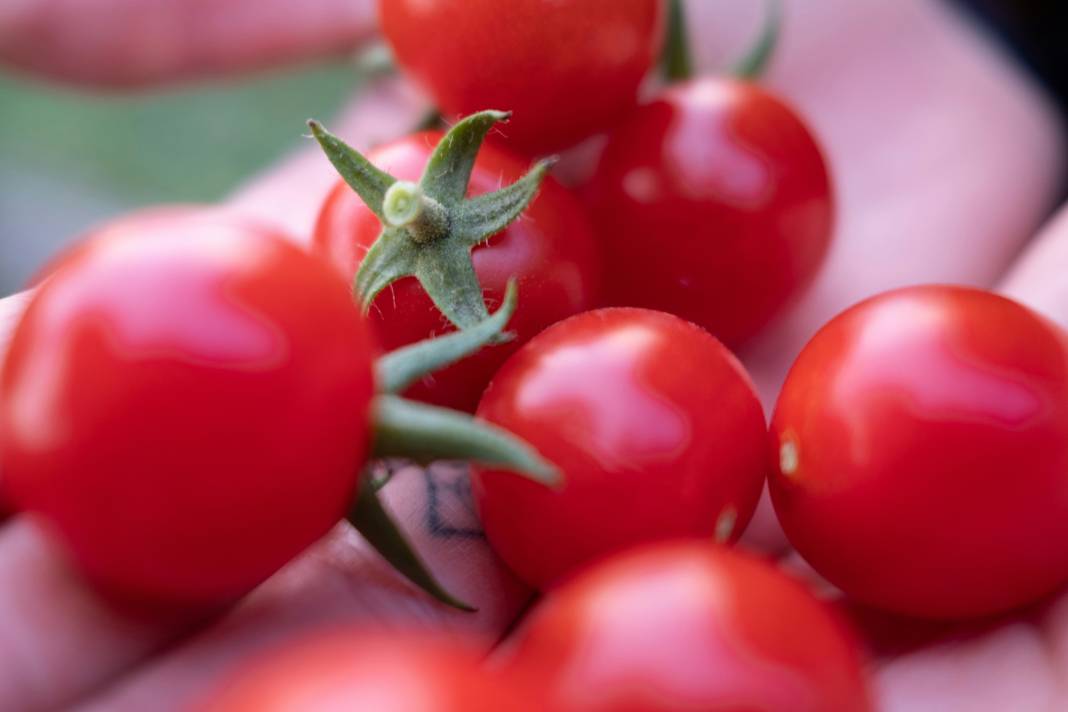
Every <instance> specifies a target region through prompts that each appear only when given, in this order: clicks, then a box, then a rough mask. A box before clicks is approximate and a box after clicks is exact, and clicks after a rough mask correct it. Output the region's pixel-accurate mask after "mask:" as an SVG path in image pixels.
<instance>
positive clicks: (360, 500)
mask: <svg viewBox="0 0 1068 712" xmlns="http://www.w3.org/2000/svg"><path fill="white" fill-rule="evenodd" d="M348 519H349V521H350V522H352V525H353V526H354V527H356V531H358V532H360V534H362V535H363V538H364V539H366V540H367V543H368V544H370V545H371V546H372V547H373V548H374V550H375V551H377V552H378V553H379V554H381V555H382V558H383V559H385V560H386V561H388V562H389V564H390V566H392V567H393V568H394V569H396V570H397V571H398V572H399V573H400V574H401V575H402V576H404V577H405V578H406V579H408V580H409V581H411V582H412V583H413V584H415V585H416V586H418V587H419V588H421V589H423V590H424V591H426V592H427V593H428V594H430V595H431V596H433V597H434V598H436V599H437V600H439V601H441V602H442V603H446V604H448V605H450V606H452V607H454V608H459V609H460V610H462V611H468V612H473V611H476V610H478V609H477V608H474V607H473V606H471V605H469V604H467V603H464V602H463V601H461V600H460V599H458V598H456V597H455V596H453V595H452V594H450V593H449V592H448V591H446V590H445V588H444V587H443V586H442V585H441V584H440V583H438V581H437V579H436V578H434V575H433V574H432V573H430V569H429V568H428V567H427V565H426V563H425V562H424V561H423V559H422V557H420V556H419V553H418V552H417V551H416V550H415V548H414V547H413V546H412V545H411V542H409V541H408V539H407V537H405V536H404V532H402V531H401V529H400V527H399V526H397V523H396V522H395V521H394V520H393V517H391V516H390V515H389V512H387V511H386V509H385V507H383V506H382V502H381V501H380V500H379V499H378V490H377V489H376V488H375V486H374V484H373V483H372V482H371V481H370V478H369V477H366V476H365V477H364V478H363V484H361V485H360V492H359V495H357V497H356V503H355V504H354V505H353V507H352V510H351V511H350V512H349V516H348Z"/></svg>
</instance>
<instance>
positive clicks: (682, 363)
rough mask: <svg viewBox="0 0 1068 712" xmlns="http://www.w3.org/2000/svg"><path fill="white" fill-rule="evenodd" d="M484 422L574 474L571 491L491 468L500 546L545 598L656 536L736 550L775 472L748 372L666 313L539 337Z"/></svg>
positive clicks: (504, 378) (619, 316)
mask: <svg viewBox="0 0 1068 712" xmlns="http://www.w3.org/2000/svg"><path fill="white" fill-rule="evenodd" d="M478 415H479V416H480V417H482V418H484V419H486V420H488V421H490V422H492V423H496V424H498V425H500V426H502V427H504V428H505V429H507V430H510V431H512V432H513V433H515V434H516V435H517V436H519V437H520V438H523V439H525V440H526V441H527V442H529V443H530V444H531V445H533V446H534V447H535V448H537V449H538V451H539V452H540V453H541V454H542V455H543V456H544V457H545V458H547V459H548V460H549V461H550V462H553V463H555V464H556V465H557V466H558V467H559V468H560V469H561V471H562V472H563V473H564V477H565V484H564V488H563V489H562V490H560V491H554V490H551V489H548V488H546V487H539V486H537V485H533V484H532V483H529V482H522V481H520V478H517V477H512V476H509V475H508V474H507V473H505V472H495V471H488V472H487V471H477V472H476V475H475V479H474V490H475V497H476V502H477V504H478V508H479V511H480V513H481V516H482V523H483V526H484V527H485V530H486V536H487V537H488V538H489V540H490V543H491V544H492V545H493V547H494V549H495V550H496V551H497V553H499V554H500V555H501V557H502V558H503V559H504V561H505V562H506V563H507V564H508V565H509V566H511V568H512V569H513V570H514V571H515V572H516V573H517V574H519V576H520V577H521V578H523V579H524V580H526V581H527V583H530V584H532V585H534V586H538V587H542V588H545V587H546V586H548V585H550V584H552V583H553V582H555V581H557V580H559V579H560V578H561V577H563V576H566V575H567V574H569V573H571V572H572V571H574V570H575V569H576V568H578V567H580V566H583V565H585V564H588V563H590V562H591V561H592V560H593V559H596V558H599V557H601V556H605V555H607V554H611V553H614V552H616V551H618V550H620V549H623V548H626V547H630V546H634V545H637V544H642V543H645V542H647V541H651V540H656V539H667V538H672V537H679V536H702V537H707V538H709V539H711V538H712V537H713V536H715V537H717V538H719V539H722V540H734V539H736V538H737V537H738V536H739V535H740V534H741V532H742V531H743V530H744V529H745V526H746V524H748V522H749V519H750V517H751V516H752V514H753V509H754V508H755V507H756V503H757V498H758V497H759V495H760V490H761V487H762V486H763V483H764V476H765V473H766V470H767V468H768V466H769V462H768V460H769V457H768V455H769V452H768V446H767V427H766V425H765V421H764V414H763V411H762V409H761V406H760V402H759V401H758V400H757V396H756V394H755V392H754V391H753V385H752V383H751V382H750V380H749V377H748V376H747V375H746V373H745V371H744V369H743V368H742V366H741V364H739V363H738V361H737V359H735V358H734V356H733V355H731V353H730V352H729V351H727V349H726V348H724V347H723V346H722V345H721V344H720V343H719V342H718V341H716V340H715V339H714V338H712V337H711V336H709V335H708V333H706V332H705V331H703V330H701V329H699V328H698V327H696V326H694V325H693V324H690V323H688V322H685V321H683V320H682V319H679V318H678V317H674V316H671V315H670V314H663V313H661V312H654V311H647V310H644V309H602V310H599V311H593V312H587V313H585V314H580V315H578V316H575V317H572V318H570V319H568V320H566V321H564V322H561V323H560V324H557V325H556V326H553V327H551V328H550V329H548V330H546V331H545V332H544V333H542V334H540V335H539V336H537V337H535V338H534V339H533V340H531V341H530V343H528V344H527V345H526V346H525V347H524V348H523V349H521V350H520V351H519V352H518V353H517V354H516V355H515V356H513V357H512V358H511V359H510V360H509V361H508V363H506V364H505V365H504V367H503V368H502V369H501V370H500V372H498V374H497V375H496V376H495V377H494V379H493V382H492V383H491V384H490V387H489V389H487V391H486V394H485V396H483V398H482V403H481V404H480V405H479V408H478Z"/></svg>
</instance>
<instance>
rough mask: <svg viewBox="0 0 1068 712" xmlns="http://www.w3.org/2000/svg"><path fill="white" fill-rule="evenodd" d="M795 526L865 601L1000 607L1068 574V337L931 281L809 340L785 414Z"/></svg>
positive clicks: (859, 310) (781, 480) (781, 483)
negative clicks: (1067, 477) (929, 283)
mask: <svg viewBox="0 0 1068 712" xmlns="http://www.w3.org/2000/svg"><path fill="white" fill-rule="evenodd" d="M772 433H773V439H774V441H775V445H776V447H777V448H778V450H779V452H780V458H779V466H778V468H777V471H776V472H775V473H774V474H773V476H772V478H771V494H772V498H773V501H774V504H775V509H776V512H777V513H778V515H779V519H780V521H781V522H782V525H783V528H784V529H785V531H786V534H787V535H788V537H789V538H790V541H791V542H792V543H793V544H794V546H795V547H796V548H797V550H798V551H799V552H800V553H801V554H802V555H803V556H804V557H805V559H806V560H808V562H809V563H810V564H812V566H813V567H814V568H815V569H816V570H817V571H818V572H819V573H820V574H822V575H823V576H824V577H826V578H827V579H828V580H830V581H831V582H832V583H834V584H835V585H837V586H839V587H840V588H841V589H842V590H844V591H845V592H846V593H847V594H849V595H850V596H852V597H854V598H856V599H858V600H860V601H862V602H865V603H868V604H870V605H873V606H876V607H880V608H884V609H886V610H889V611H892V612H896V613H902V614H907V615H912V616H919V617H930V618H964V617H970V616H981V615H986V614H993V613H997V612H1000V611H1004V610H1008V609H1011V608H1015V607H1017V606H1020V605H1024V604H1027V603H1030V602H1033V601H1035V600H1036V599H1038V598H1040V597H1041V596H1043V595H1044V594H1047V593H1050V592H1051V591H1053V590H1054V589H1055V588H1057V587H1058V586H1060V585H1061V584H1063V583H1064V582H1065V581H1066V580H1068V479H1066V477H1065V473H1066V472H1068V337H1066V336H1065V334H1064V332H1063V331H1062V330H1061V329H1060V328H1059V327H1057V326H1056V325H1054V324H1052V323H1051V322H1049V321H1047V320H1046V319H1044V318H1043V317H1041V316H1039V315H1037V314H1035V313H1034V312H1032V311H1030V310H1029V309H1027V308H1025V307H1023V306H1021V305H1020V304H1017V303H1015V302H1013V301H1010V300H1008V299H1005V298H1003V297H1000V296H997V295H994V294H991V293H989V292H984V291H981V290H977V289H971V288H966V287H952V286H930V285H929V286H918V287H909V288H905V289H900V290H897V291H892V292H887V293H885V294H881V295H879V296H876V297H873V298H872V299H869V300H867V301H865V302H862V303H860V304H859V305H857V306H854V307H852V308H851V309H849V310H847V311H845V312H844V313H842V314H840V315H839V316H837V317H836V318H835V319H833V320H832V321H831V322H830V323H829V324H827V325H826V326H825V327H824V328H823V329H822V330H821V331H820V332H819V333H817V334H816V336H815V337H814V338H813V339H812V341H811V342H810V343H809V344H808V345H807V346H806V347H805V349H804V350H803V351H802V352H801V355H800V356H799V357H798V359H797V361H796V363H795V364H794V366H793V368H792V369H791V371H790V374H789V376H788V377H787V380H786V384H785V386H784V387H783V390H782V393H781V395H780V397H779V402H778V405H777V406H776V409H775V415H774V418H773V421H772Z"/></svg>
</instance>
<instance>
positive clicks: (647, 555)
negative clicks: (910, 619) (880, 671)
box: [499, 542, 872, 712]
mask: <svg viewBox="0 0 1068 712" xmlns="http://www.w3.org/2000/svg"><path fill="white" fill-rule="evenodd" d="M502 657H503V658H504V659H503V660H501V661H499V662H500V664H501V665H502V666H503V667H504V669H506V670H510V669H519V670H522V669H524V668H526V669H530V670H532V671H534V672H533V673H532V674H533V676H534V677H535V679H536V680H537V679H539V678H538V677H537V676H539V675H540V676H541V678H540V682H541V684H540V687H542V688H543V689H544V690H545V691H546V694H547V695H548V696H549V702H550V705H549V706H548V707H547V708H546V709H561V710H569V712H678V711H679V710H702V712H704V711H706V710H707V711H708V712H713V711H715V710H722V711H723V712H735V711H736V710H746V712H779V710H791V711H792V712H865V711H866V710H870V709H871V708H872V705H871V701H870V698H869V693H868V689H867V683H866V680H865V675H864V672H863V668H862V665H861V659H860V655H859V654H858V652H857V650H856V648H855V646H854V644H853V639H852V636H851V635H850V633H849V631H848V630H847V629H846V628H845V627H844V626H843V625H842V623H841V622H840V621H839V620H838V619H837V618H836V617H834V616H833V615H832V614H831V613H830V611H828V610H827V609H825V608H824V607H823V605H822V604H821V603H820V602H819V601H817V600H816V599H815V598H813V596H812V595H811V594H810V593H809V592H808V591H806V590H805V589H804V588H803V587H802V586H801V585H800V584H798V583H797V582H796V581H794V580H792V579H790V578H788V577H787V576H785V575H783V574H782V573H779V572H778V571H777V570H775V569H774V568H773V567H772V566H771V565H769V564H766V563H763V562H761V561H758V560H755V559H750V558H747V557H745V556H743V555H741V554H738V553H735V552H732V551H729V550H726V549H722V548H720V547H716V546H713V545H712V544H710V543H706V542H681V543H675V542H673V543H667V544H658V545H654V546H650V547H646V548H643V549H640V550H636V551H632V552H628V553H626V554H623V555H620V556H619V557H617V558H614V559H612V560H610V561H607V562H605V563H603V564H601V565H600V566H598V567H596V568H594V569H591V570H589V571H586V572H584V573H583V574H581V575H580V576H579V577H577V578H575V579H573V580H572V581H570V582H569V583H568V584H566V585H565V586H563V587H561V588H560V589H558V590H557V591H555V592H553V593H552V594H550V595H549V596H548V597H547V598H546V599H545V600H544V602H543V603H542V604H541V605H540V606H539V607H538V608H536V609H535V610H534V612H533V614H532V615H531V617H530V618H529V619H528V621H527V623H526V624H525V626H524V627H522V628H520V630H519V633H518V634H517V638H516V640H515V641H514V642H513V643H511V644H506V645H505V647H504V652H503V654H502Z"/></svg>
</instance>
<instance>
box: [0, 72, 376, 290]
mask: <svg viewBox="0 0 1068 712" xmlns="http://www.w3.org/2000/svg"><path fill="white" fill-rule="evenodd" d="M356 84H357V79H356V72H355V70H354V67H353V65H352V63H350V62H332V63H327V64H323V65H317V66H314V67H306V68H302V69H299V70H290V71H285V72H274V73H270V74H263V75H258V76H255V77H252V78H242V79H240V80H236V81H227V82H213V83H211V84H209V85H196V86H189V87H181V88H178V89H174V90H170V91H162V92H161V91H158V90H156V91H153V92H151V93H147V94H145V93H138V94H88V93H84V92H80V91H76V90H72V89H70V88H66V87H61V86H56V85H49V84H44V83H40V82H37V81H31V80H28V79H25V78H21V77H18V76H14V75H11V74H4V73H3V72H0V295H6V294H9V293H11V292H14V291H17V290H18V289H19V288H20V286H21V285H22V284H23V283H24V282H25V280H26V279H27V277H28V276H29V275H30V274H31V273H32V272H33V271H34V270H35V269H36V268H37V267H38V266H40V265H41V264H42V263H43V261H44V260H46V259H47V258H48V256H49V255H51V254H52V253H54V252H55V250H56V249H58V248H59V247H60V246H61V245H63V244H64V243H65V242H66V241H68V240H70V239H72V238H75V237H77V235H78V233H80V232H81V231H83V230H85V229H86V228H87V227H90V226H92V225H93V224H95V223H98V222H100V221H102V220H104V219H106V218H108V217H110V216H112V215H115V214H117V213H121V212H123V211H126V210H129V209H131V208H135V207H138V206H144V205H150V204H155V203H172V202H205V201H213V200H217V199H218V198H220V197H222V196H224V195H225V194H226V193H228V192H229V191H230V190H232V189H233V188H234V187H235V186H237V185H238V184H240V183H241V181H242V180H243V179H245V178H246V177H248V176H249V175H250V174H252V173H254V172H256V171H257V170H258V169H262V168H264V167H265V166H267V165H269V164H270V163H271V162H272V161H273V160H275V159H277V158H278V157H280V156H282V155H284V154H285V153H286V152H287V151H289V150H291V149H292V148H293V147H294V146H296V145H297V144H298V143H299V141H300V140H301V136H302V135H303V133H304V121H305V120H306V119H307V118H308V117H310V116H316V117H327V118H328V117H329V116H330V115H331V114H332V113H333V112H334V111H336V110H337V109H338V108H339V107H340V105H341V103H342V102H343V101H344V100H345V98H346V97H348V96H351V94H352V92H353V90H354V88H355V86H356Z"/></svg>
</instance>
